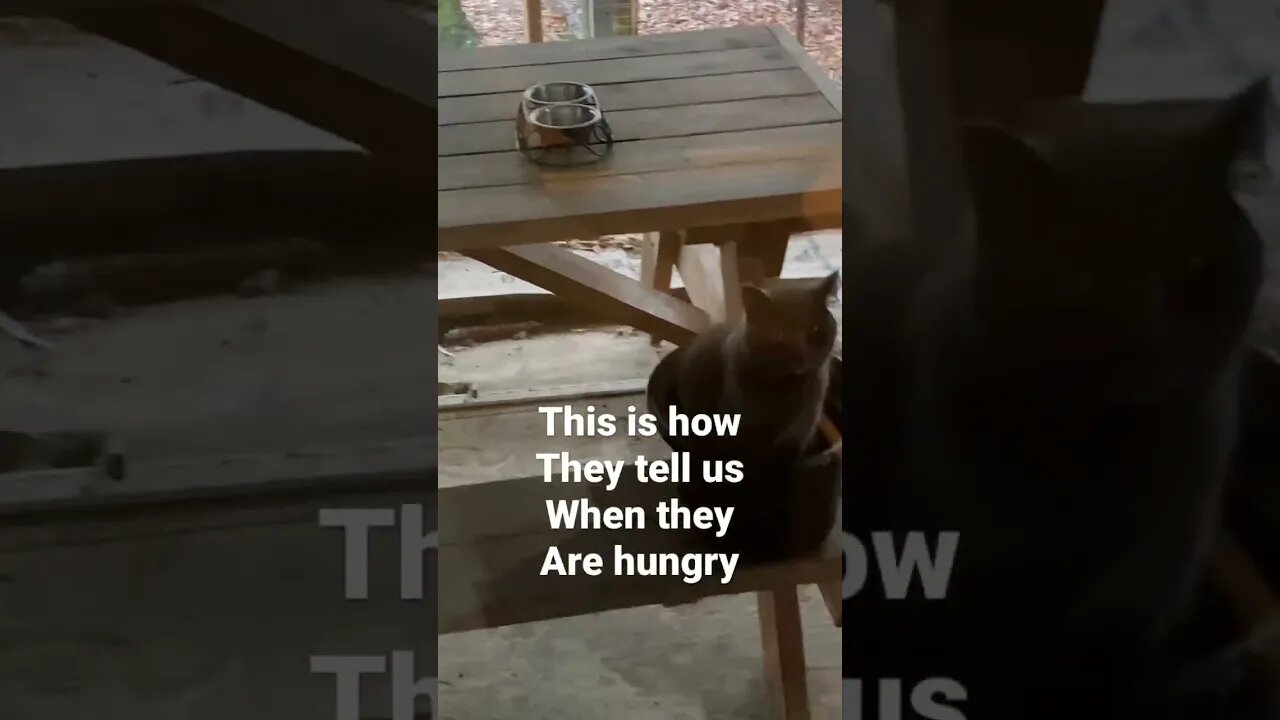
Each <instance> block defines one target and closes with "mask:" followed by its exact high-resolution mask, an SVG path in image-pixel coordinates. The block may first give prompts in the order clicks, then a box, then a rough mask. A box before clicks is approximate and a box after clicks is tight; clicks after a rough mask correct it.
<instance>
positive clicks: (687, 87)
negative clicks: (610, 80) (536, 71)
mask: <svg viewBox="0 0 1280 720" xmlns="http://www.w3.org/2000/svg"><path fill="white" fill-rule="evenodd" d="M659 37H663V36H659ZM584 42H585V41H584ZM594 89H595V91H596V97H597V98H598V99H599V100H600V106H601V107H603V108H604V109H605V112H608V113H616V112H619V111H621V110H642V109H645V108H672V107H679V106H681V105H697V104H701V103H712V102H725V101H729V100H750V99H753V98H765V97H784V96H787V95H807V94H809V93H812V92H814V89H813V83H812V82H811V81H810V80H809V76H808V75H806V74H805V73H804V72H803V71H801V70H762V71H760V72H745V73H731V74H729V75H715V76H711V77H691V78H676V79H673V80H646V81H642V82H633V83H617V84H613V85H600V86H597V87H595V88H594ZM517 99H518V98H513V97H512V94H511V93H509V92H502V93H491V94H488V95H460V96H457V97H448V98H441V100H440V124H441V125H457V124H462V123H474V122H494V121H499V120H502V121H507V122H510V121H511V118H512V116H513V115H514V114H515V111H516V100H517Z"/></svg>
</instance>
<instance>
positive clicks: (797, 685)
mask: <svg viewBox="0 0 1280 720" xmlns="http://www.w3.org/2000/svg"><path fill="white" fill-rule="evenodd" d="M797 592H798V588H796V587H794V586H792V587H788V588H785V589H775V590H766V591H762V592H759V593H757V594H756V605H757V607H758V608H759V612H760V639H761V642H762V643H763V646H764V664H765V673H766V674H767V676H768V678H769V691H770V693H771V695H772V698H771V699H772V702H773V708H774V717H776V718H778V720H808V718H809V684H808V678H807V677H806V676H805V660H804V630H803V628H802V627H801V624H800V597H799V595H798V594H797Z"/></svg>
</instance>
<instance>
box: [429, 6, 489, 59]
mask: <svg viewBox="0 0 1280 720" xmlns="http://www.w3.org/2000/svg"><path fill="white" fill-rule="evenodd" d="M439 13H440V14H439V24H440V32H439V42H440V48H441V49H442V50H443V49H448V50H458V49H462V48H470V47H476V46H478V45H480V34H479V33H477V32H476V29H475V28H474V27H472V26H471V21H470V20H467V14H466V13H465V12H464V11H463V10H462V0H440V10H439Z"/></svg>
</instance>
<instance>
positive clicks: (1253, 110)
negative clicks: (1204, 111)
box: [1209, 76, 1272, 168]
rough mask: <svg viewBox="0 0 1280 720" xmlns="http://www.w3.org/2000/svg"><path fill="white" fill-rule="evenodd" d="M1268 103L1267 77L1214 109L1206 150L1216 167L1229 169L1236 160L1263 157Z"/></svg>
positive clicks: (1269, 94) (1268, 78) (1269, 90)
mask: <svg viewBox="0 0 1280 720" xmlns="http://www.w3.org/2000/svg"><path fill="white" fill-rule="evenodd" d="M1271 99H1272V90H1271V78H1270V77H1269V76H1268V77H1265V78H1261V79H1258V80H1255V81H1254V82H1252V83H1249V84H1248V85H1246V86H1245V87H1244V88H1243V89H1241V90H1240V91H1239V92H1237V93H1235V94H1234V95H1231V96H1230V97H1228V98H1226V99H1225V100H1223V101H1222V102H1221V103H1220V104H1219V105H1218V107H1217V109H1216V112H1215V113H1214V119H1213V123H1212V125H1211V127H1210V138H1209V150H1210V152H1211V153H1212V157H1213V160H1215V161H1216V162H1217V163H1218V164H1219V166H1220V167H1223V168H1229V167H1230V165H1231V163H1232V162H1233V161H1234V160H1235V159H1236V158H1239V157H1248V158H1258V157H1260V156H1263V155H1265V152H1266V143H1267V137H1266V136H1267V108H1268V106H1269V105H1270V104H1271Z"/></svg>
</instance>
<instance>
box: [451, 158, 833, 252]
mask: <svg viewBox="0 0 1280 720" xmlns="http://www.w3.org/2000/svg"><path fill="white" fill-rule="evenodd" d="M841 175H842V167H841V157H840V155H839V153H838V151H837V150H833V151H832V153H831V154H830V155H829V156H827V157H826V158H825V159H823V160H809V161H803V160H787V161H777V162H765V163H758V164H754V165H740V164H739V165H732V166H722V167H712V168H698V169H692V170H685V171H668V172H652V173H637V174H631V175H617V176H611V177H607V178H601V179H599V180H587V181H573V180H567V181H565V182H559V183H553V184H552V183H548V184H546V185H542V186H537V185H520V186H509V187H498V188H482V189H478V190H452V191H444V192H440V193H438V205H437V206H438V207H439V216H438V217H439V220H438V222H439V248H440V249H441V250H464V249H469V248H484V247H499V246H504V245H506V246H510V245H515V244H520V243H538V242H549V241H555V240H563V239H566V238H576V237H598V236H600V235H616V234H621V233H629V232H646V231H651V230H674V229H680V228H688V227H700V226H708V225H722V224H728V223H743V222H759V221H766V220H779V219H788V218H813V219H815V220H816V219H820V218H826V219H830V218H838V217H839V216H840V212H841V203H840V200H841V195H842V193H841Z"/></svg>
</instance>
